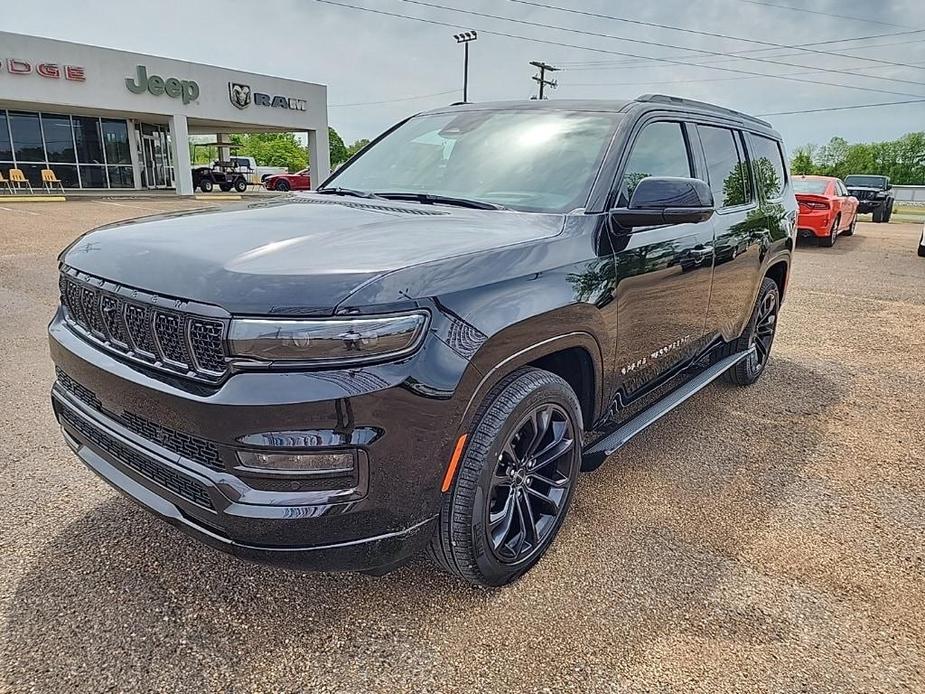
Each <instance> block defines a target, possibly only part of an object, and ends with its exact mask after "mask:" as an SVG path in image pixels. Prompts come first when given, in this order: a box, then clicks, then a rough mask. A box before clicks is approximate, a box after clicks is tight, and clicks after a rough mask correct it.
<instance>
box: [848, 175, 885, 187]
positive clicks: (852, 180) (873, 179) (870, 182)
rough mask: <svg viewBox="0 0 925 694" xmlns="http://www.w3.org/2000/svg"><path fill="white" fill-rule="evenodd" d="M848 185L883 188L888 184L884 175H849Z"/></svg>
mask: <svg viewBox="0 0 925 694" xmlns="http://www.w3.org/2000/svg"><path fill="white" fill-rule="evenodd" d="M845 185H846V186H860V187H861V188H883V186H885V185H886V177H884V176H848V177H847V178H846V179H845Z"/></svg>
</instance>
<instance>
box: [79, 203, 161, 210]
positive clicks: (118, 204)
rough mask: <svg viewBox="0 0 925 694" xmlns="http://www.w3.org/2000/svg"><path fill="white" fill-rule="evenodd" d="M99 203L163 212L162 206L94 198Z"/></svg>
mask: <svg viewBox="0 0 925 694" xmlns="http://www.w3.org/2000/svg"><path fill="white" fill-rule="evenodd" d="M93 202H95V203H96V204H97V205H112V206H113V207H130V208H131V209H133V210H152V211H154V212H163V210H162V209H161V208H160V207H142V206H141V205H126V204H125V203H122V202H107V201H106V200H94V201H93Z"/></svg>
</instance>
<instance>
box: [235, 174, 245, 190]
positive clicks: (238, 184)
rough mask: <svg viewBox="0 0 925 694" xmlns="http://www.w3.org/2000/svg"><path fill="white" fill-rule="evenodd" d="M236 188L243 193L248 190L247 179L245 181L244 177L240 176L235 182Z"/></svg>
mask: <svg viewBox="0 0 925 694" xmlns="http://www.w3.org/2000/svg"><path fill="white" fill-rule="evenodd" d="M234 189H235V190H236V191H238V192H239V193H243V192H244V191H246V190H247V181H245V180H244V179H243V178H239V179H238V180H237V181H235V182H234Z"/></svg>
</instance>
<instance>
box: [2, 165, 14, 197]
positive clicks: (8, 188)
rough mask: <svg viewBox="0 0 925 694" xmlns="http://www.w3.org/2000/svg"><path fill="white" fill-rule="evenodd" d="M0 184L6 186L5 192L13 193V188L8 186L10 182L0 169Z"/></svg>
mask: <svg viewBox="0 0 925 694" xmlns="http://www.w3.org/2000/svg"><path fill="white" fill-rule="evenodd" d="M0 186H6V192H7V193H9V194H11V195H12V194H13V189H12V188H10V182H9V181H8V180H6V179H5V178H4V177H3V172H2V171H0Z"/></svg>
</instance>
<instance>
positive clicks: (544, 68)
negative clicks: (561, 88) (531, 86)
mask: <svg viewBox="0 0 925 694" xmlns="http://www.w3.org/2000/svg"><path fill="white" fill-rule="evenodd" d="M530 64H531V65H532V66H533V67H535V68H537V69H538V70H539V71H540V74H538V75H533V81H534V82H538V83H539V85H540V95H539V98H540V99H545V98H546V97H545V96H544V95H545V89H544V88H545V87H549V88H550V89H555V88H556V87H557V86H558V85H559V83H558V82H557V81H556V80H548V79H546V73H547V72H557V71H558V70H559V68H557V67H553V66H552V65H549V64H547V63H544V62H542V61H541V60H531V61H530Z"/></svg>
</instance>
